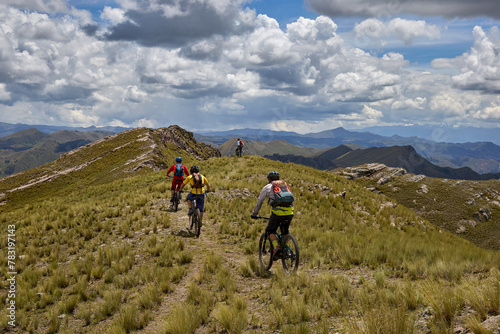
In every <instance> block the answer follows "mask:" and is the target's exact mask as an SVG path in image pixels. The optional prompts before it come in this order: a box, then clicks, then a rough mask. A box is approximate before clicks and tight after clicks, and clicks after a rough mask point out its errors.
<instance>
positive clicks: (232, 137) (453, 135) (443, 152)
mask: <svg viewBox="0 0 500 334" xmlns="http://www.w3.org/2000/svg"><path fill="white" fill-rule="evenodd" d="M30 127H32V128H36V129H37V130H38V131H39V132H41V133H38V134H36V135H35V134H33V133H32V134H30V135H27V133H21V135H20V136H18V137H24V136H26V137H27V138H23V139H22V140H24V141H27V142H26V143H24V144H23V145H21V144H19V142H17V144H16V145H17V146H16V145H10V144H8V142H4V144H2V145H3V148H1V149H0V153H2V154H1V155H0V176H5V175H9V174H10V173H11V172H16V171H20V170H25V169H26V168H30V167H32V166H35V165H39V164H40V163H46V162H49V161H52V160H50V159H56V158H57V157H58V155H59V154H60V152H64V150H70V149H72V148H75V147H77V145H84V144H85V143H88V142H89V141H92V140H96V139H94V138H97V139H100V138H102V137H103V136H106V135H109V134H111V133H117V132H121V131H123V130H125V129H126V128H123V127H86V128H71V127H61V126H49V125H34V126H31V125H26V124H9V123H1V122H0V137H2V136H4V137H5V136H8V135H13V133H15V132H18V131H20V130H27V129H29V128H30ZM370 129H372V130H373V131H377V132H379V133H402V132H403V131H404V130H406V134H408V135H410V134H421V135H422V136H424V137H430V138H434V139H435V140H436V141H433V140H429V139H426V138H420V137H417V136H412V137H408V136H401V135H398V134H397V135H392V136H390V137H387V136H383V135H380V134H375V133H372V132H367V131H363V132H357V131H349V130H346V129H344V128H336V129H331V130H327V131H322V132H318V133H308V134H298V133H295V132H287V131H271V130H262V129H238V130H230V131H211V132H201V133H195V134H194V135H195V138H196V139H197V140H198V141H201V142H205V143H207V144H211V145H212V146H214V147H217V148H218V149H219V150H220V151H221V153H222V155H232V154H234V148H235V142H236V137H241V138H242V139H243V140H244V141H245V143H246V146H245V151H244V153H246V154H255V155H260V156H273V155H281V156H286V157H287V158H286V159H288V160H289V161H292V160H294V161H296V162H298V161H302V162H301V163H303V164H306V165H308V166H313V167H316V168H319V169H329V168H333V166H339V164H341V162H342V161H341V160H338V161H336V162H335V164H332V159H331V157H329V156H324V155H322V154H323V153H325V154H332V152H329V153H326V152H328V151H329V150H331V149H333V148H336V147H339V146H343V145H344V146H347V147H349V148H350V149H352V150H355V149H360V148H384V147H385V148H390V147H394V146H402V147H406V146H411V147H412V148H413V149H414V150H415V153H416V154H417V155H418V157H419V158H418V160H421V159H424V160H426V161H427V162H428V163H431V164H433V165H434V166H435V167H439V168H445V169H446V170H460V169H462V168H469V169H471V170H472V171H473V172H475V173H477V174H478V175H483V174H486V175H487V176H484V177H491V175H495V174H497V173H500V146H498V145H496V144H495V142H498V141H500V139H499V138H500V130H499V129H483V128H481V129H479V128H472V127H458V128H455V127H440V128H434V129H433V128H431V127H425V126H410V127H373V128H370ZM61 130H66V131H70V132H74V133H78V134H79V136H80V137H82V136H85V135H84V133H93V135H92V137H91V138H89V137H83V138H80V137H78V138H76V137H74V138H73V137H72V138H70V139H68V140H66V139H55V140H54V141H53V142H50V141H49V142H48V143H45V144H43V145H41V144H40V142H39V141H36V140H40V141H43V140H45V139H47V138H46V136H44V135H49V134H53V133H56V132H57V131H61ZM391 131H392V132H391ZM457 131H461V132H462V133H463V138H462V139H463V140H465V139H467V138H492V139H493V137H494V139H495V140H494V141H495V142H493V141H482V142H444V141H440V140H444V139H455V140H458V139H457V134H458V132H457ZM495 134H496V137H495ZM37 136H38V137H40V138H38V139H36V138H34V137H37ZM473 136H474V137H473ZM0 139H5V138H0ZM35 139H36V140H35ZM11 140H12V139H11ZM17 140H18V141H19V140H20V139H17ZM30 140H31V141H34V140H35V141H34V142H32V143H31V146H29V145H28V144H30V143H29V141H30ZM463 140H462V141H463ZM28 149H29V150H28ZM35 150H37V151H38V153H36V154H35V153H34V152H35ZM389 151H391V150H389ZM367 152H369V151H367ZM367 152H365V153H367ZM381 152H382V150H374V152H373V153H372V154H373V155H375V154H382V153H381ZM16 154H20V157H17V156H16ZM392 154H395V152H392ZM406 155H408V156H410V154H409V153H408V154H406V153H405V154H403V156H406ZM293 156H296V157H293ZM353 157H354V155H350V158H351V159H352V158H353ZM274 158H275V159H282V158H278V157H277V156H275V157H274ZM283 159H284V158H283ZM361 160H362V159H357V160H356V161H358V162H359V161H361ZM378 160H380V158H378ZM12 161H15V162H16V163H15V164H14V165H15V166H14V165H13V164H12ZM364 162H366V161H363V162H362V163H364ZM380 162H382V161H380ZM350 163H355V160H352V162H350ZM341 165H342V166H344V165H345V164H341ZM22 166H24V167H22ZM464 171H467V172H464V173H462V172H460V173H459V174H458V175H472V176H469V177H472V179H477V176H474V175H473V174H471V173H469V172H468V170H467V169H465V170H464ZM447 173H448V172H440V174H444V175H446V174H447ZM452 174H453V173H452ZM482 177H483V176H481V177H479V179H481V178H482Z"/></svg>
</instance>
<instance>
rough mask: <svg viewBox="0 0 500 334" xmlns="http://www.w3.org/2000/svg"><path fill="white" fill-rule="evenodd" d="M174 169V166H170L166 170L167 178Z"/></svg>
mask: <svg viewBox="0 0 500 334" xmlns="http://www.w3.org/2000/svg"><path fill="white" fill-rule="evenodd" d="M174 168H175V165H172V166H171V167H170V168H169V169H168V171H167V176H168V174H170V173H172V172H173V171H174Z"/></svg>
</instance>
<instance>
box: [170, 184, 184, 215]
mask: <svg viewBox="0 0 500 334" xmlns="http://www.w3.org/2000/svg"><path fill="white" fill-rule="evenodd" d="M168 177H169V178H172V177H173V176H170V175H169V176H168ZM179 187H180V185H179V184H176V188H175V189H174V195H173V196H172V202H171V204H170V209H171V210H172V211H174V212H177V210H179V203H180V202H181V199H182V195H181V193H183V191H179Z"/></svg>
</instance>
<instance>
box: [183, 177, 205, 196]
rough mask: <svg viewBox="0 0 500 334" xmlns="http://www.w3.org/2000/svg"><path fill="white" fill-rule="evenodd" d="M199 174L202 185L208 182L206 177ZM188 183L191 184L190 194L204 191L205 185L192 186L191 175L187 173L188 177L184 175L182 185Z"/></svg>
mask: <svg viewBox="0 0 500 334" xmlns="http://www.w3.org/2000/svg"><path fill="white" fill-rule="evenodd" d="M200 176H201V183H202V184H203V185H206V184H208V180H207V178H206V177H204V176H203V175H201V174H200ZM188 183H189V184H190V185H191V193H192V194H194V195H203V194H204V193H205V187H201V188H194V187H193V185H194V180H193V175H189V176H188V177H186V179H185V180H184V182H183V184H184V185H186V184H188Z"/></svg>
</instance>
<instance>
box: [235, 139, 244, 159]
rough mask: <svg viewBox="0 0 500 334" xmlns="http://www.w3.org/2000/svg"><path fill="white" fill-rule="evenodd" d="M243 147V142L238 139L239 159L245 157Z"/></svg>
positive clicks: (237, 150)
mask: <svg viewBox="0 0 500 334" xmlns="http://www.w3.org/2000/svg"><path fill="white" fill-rule="evenodd" d="M243 146H245V144H243V141H242V140H241V139H240V138H238V140H237V141H236V155H237V156H238V157H241V156H242V155H243Z"/></svg>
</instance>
